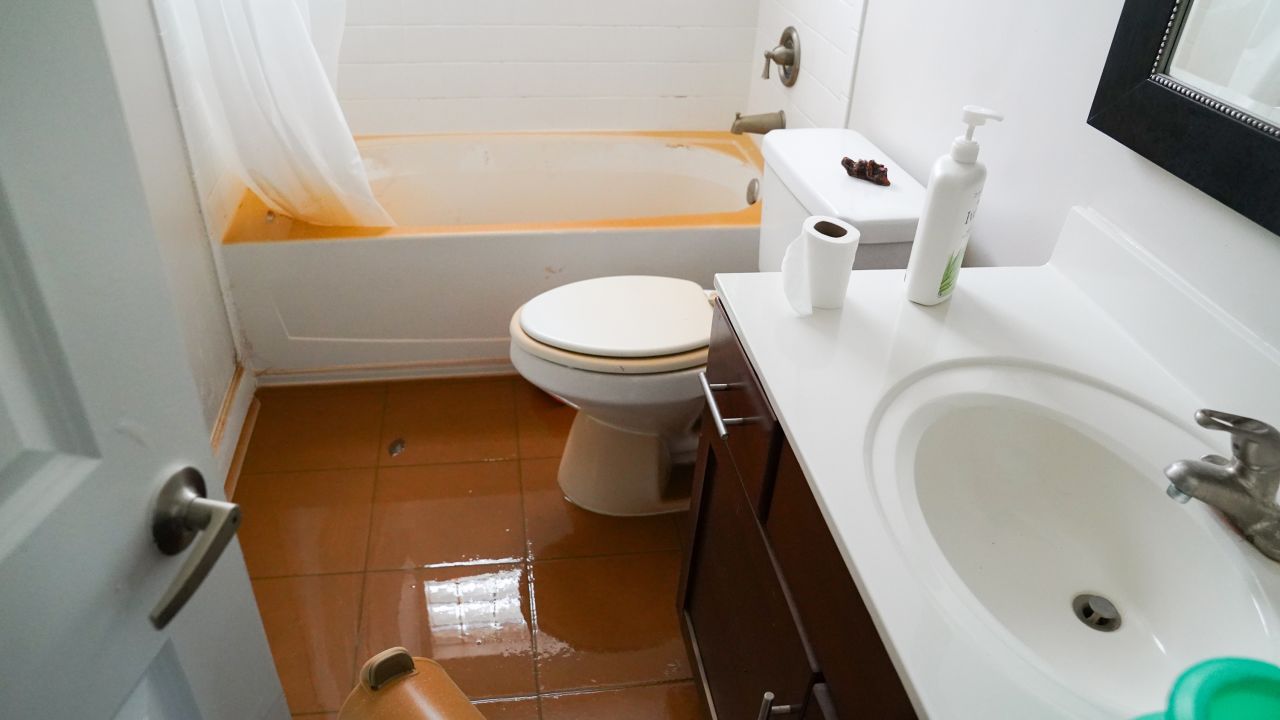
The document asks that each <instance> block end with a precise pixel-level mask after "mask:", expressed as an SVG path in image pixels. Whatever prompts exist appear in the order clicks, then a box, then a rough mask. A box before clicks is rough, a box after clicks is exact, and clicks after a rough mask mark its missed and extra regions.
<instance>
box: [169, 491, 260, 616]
mask: <svg viewBox="0 0 1280 720" xmlns="http://www.w3.org/2000/svg"><path fill="white" fill-rule="evenodd" d="M207 495H208V492H207V491H206V490H205V486H204V477H203V476H201V475H200V471H199V470H196V469H195V468H193V467H185V468H182V469H181V470H179V471H178V472H176V473H174V474H173V477H171V478H169V480H168V481H166V482H165V484H164V488H163V489H161V490H160V497H159V499H158V500H157V502H156V508H155V514H154V515H153V516H152V519H151V536H152V538H153V539H154V540H155V541H156V546H157V547H159V548H160V552H162V553H164V554H165V555H177V554H178V553H180V552H182V551H183V550H184V549H186V547H187V546H188V545H190V544H191V542H192V541H193V540H195V539H196V537H197V536H199V538H200V542H198V543H196V546H195V548H194V549H193V550H192V551H191V555H189V556H188V557H187V561H186V562H185V563H183V564H182V568H181V569H180V570H178V576H177V577H176V578H174V579H173V583H172V584H171V585H169V589H168V590H165V592H164V597H162V598H160V602H158V603H156V606H155V609H154V610H152V611H151V624H152V625H154V626H155V628H156V629H157V630H159V629H162V628H164V626H165V625H168V624H169V621H170V620H172V619H173V616H174V615H177V614H178V611H179V610H181V609H182V606H184V605H186V604H187V601H188V600H190V599H191V596H192V595H195V593H196V588H198V587H200V583H202V582H204V579H205V577H206V576H207V575H208V574H209V571H210V570H212V569H213V566H214V564H215V563H217V562H218V557H219V556H221V555H222V551H223V550H225V549H226V547H227V545H228V544H229V543H230V542H231V538H233V537H235V535H236V528H238V527H240V506H239V505H237V504H235V503H229V502H219V501H217V500H209V499H207Z"/></svg>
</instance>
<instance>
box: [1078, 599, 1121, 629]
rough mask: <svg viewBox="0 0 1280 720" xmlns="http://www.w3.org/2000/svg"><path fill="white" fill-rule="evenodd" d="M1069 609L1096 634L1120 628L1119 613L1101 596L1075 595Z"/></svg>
mask: <svg viewBox="0 0 1280 720" xmlns="http://www.w3.org/2000/svg"><path fill="white" fill-rule="evenodd" d="M1071 609H1072V610H1074V611H1075V613H1076V618H1077V619H1079V620H1080V622H1082V623H1084V624H1085V625H1088V626H1089V627H1091V628H1093V629H1094V630H1097V631H1098V632H1113V631H1115V630H1118V629H1119V628H1120V611H1119V610H1117V609H1116V606H1115V605H1114V604H1112V602H1111V601H1110V600H1108V599H1106V598H1104V597H1102V596H1101V595H1091V594H1089V593H1084V594H1082V595H1077V596H1076V597H1075V599H1074V600H1072V601H1071Z"/></svg>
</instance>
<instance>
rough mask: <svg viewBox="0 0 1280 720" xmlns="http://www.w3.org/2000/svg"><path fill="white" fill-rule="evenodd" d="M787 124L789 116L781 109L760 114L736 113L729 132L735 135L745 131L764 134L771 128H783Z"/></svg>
mask: <svg viewBox="0 0 1280 720" xmlns="http://www.w3.org/2000/svg"><path fill="white" fill-rule="evenodd" d="M786 126H787V116H786V114H785V113H783V112H782V111H781V110H779V111H778V112H771V113H760V114H759V115H743V114H742V113H734V114H733V125H731V126H730V127H729V132H731V133H733V134H734V135H741V134H742V133H744V132H749V133H758V134H760V135H763V134H765V133H767V132H769V131H770V130H782V129H783V128H785V127H786Z"/></svg>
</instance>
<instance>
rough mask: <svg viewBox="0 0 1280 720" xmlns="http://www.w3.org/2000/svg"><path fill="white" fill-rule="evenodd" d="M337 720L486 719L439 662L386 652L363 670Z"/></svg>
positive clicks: (398, 651) (399, 650) (401, 650)
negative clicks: (357, 683) (358, 682)
mask: <svg viewBox="0 0 1280 720" xmlns="http://www.w3.org/2000/svg"><path fill="white" fill-rule="evenodd" d="M338 720H484V716H483V715H481V714H480V711H479V710H476V709H475V706H474V705H472V704H471V702H470V701H468V700H467V696H466V695H463V694H462V691H461V690H459V689H458V686H457V685H455V684H454V682H453V680H452V679H450V677H449V674H448V673H446V672H445V671H444V668H442V667H440V663H438V662H436V661H435V660H430V659H427V658H420V657H412V656H410V655H409V651H408V650H405V649H404V648H401V647H395V648H391V649H390V650H383V651H382V652H380V653H378V654H377V655H374V656H373V657H371V658H369V661H368V662H366V663H365V664H364V667H362V668H361V669H360V684H359V685H356V688H355V689H354V690H352V691H351V694H350V695H348V696H347V701H346V702H344V703H342V710H341V711H339V712H338Z"/></svg>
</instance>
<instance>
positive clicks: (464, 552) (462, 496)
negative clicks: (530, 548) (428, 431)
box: [368, 462, 524, 570]
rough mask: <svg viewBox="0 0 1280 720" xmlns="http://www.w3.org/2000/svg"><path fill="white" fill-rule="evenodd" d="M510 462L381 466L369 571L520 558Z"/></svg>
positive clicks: (515, 482)
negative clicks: (399, 466)
mask: <svg viewBox="0 0 1280 720" xmlns="http://www.w3.org/2000/svg"><path fill="white" fill-rule="evenodd" d="M520 504H521V501H520V473H519V466H518V463H515V462H485V463H458V464H452V465H420V466H417V467H406V468H381V469H379V470H378V480H377V483H376V484H375V489H374V496H373V525H372V530H371V532H370V542H369V562H368V568H369V569H370V570H388V569H394V568H413V567H422V566H424V565H433V564H441V563H455V562H476V561H499V560H519V559H521V558H523V557H524V521H523V518H522V517H521V511H520Z"/></svg>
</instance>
